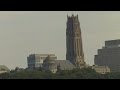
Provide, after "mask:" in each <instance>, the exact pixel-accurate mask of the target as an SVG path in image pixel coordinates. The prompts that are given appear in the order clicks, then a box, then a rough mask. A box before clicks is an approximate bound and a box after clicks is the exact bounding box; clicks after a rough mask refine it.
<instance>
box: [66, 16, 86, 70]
mask: <svg viewBox="0 0 120 90" xmlns="http://www.w3.org/2000/svg"><path fill="white" fill-rule="evenodd" d="M66 49H67V50H66V60H69V61H70V62H71V63H72V64H74V65H75V66H76V67H78V68H79V67H82V66H85V62H84V52H83V46H82V36H81V28H80V22H79V19H78V15H77V16H74V15H72V16H67V29H66Z"/></svg>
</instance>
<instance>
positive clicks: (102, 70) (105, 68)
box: [92, 65, 110, 74]
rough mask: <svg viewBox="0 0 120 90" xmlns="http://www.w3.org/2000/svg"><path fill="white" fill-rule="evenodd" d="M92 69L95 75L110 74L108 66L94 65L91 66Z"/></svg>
mask: <svg viewBox="0 0 120 90" xmlns="http://www.w3.org/2000/svg"><path fill="white" fill-rule="evenodd" d="M92 69H94V70H95V71H96V72H97V73H100V74H106V73H110V68H109V67H108V66H97V65H94V66H92Z"/></svg>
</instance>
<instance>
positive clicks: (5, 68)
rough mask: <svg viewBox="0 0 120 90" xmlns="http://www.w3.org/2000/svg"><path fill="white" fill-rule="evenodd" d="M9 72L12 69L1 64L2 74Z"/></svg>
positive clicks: (0, 71) (0, 70)
mask: <svg viewBox="0 0 120 90" xmlns="http://www.w3.org/2000/svg"><path fill="white" fill-rule="evenodd" d="M9 72H10V70H9V69H8V68H7V67H6V66H4V65H0V74H2V73H9Z"/></svg>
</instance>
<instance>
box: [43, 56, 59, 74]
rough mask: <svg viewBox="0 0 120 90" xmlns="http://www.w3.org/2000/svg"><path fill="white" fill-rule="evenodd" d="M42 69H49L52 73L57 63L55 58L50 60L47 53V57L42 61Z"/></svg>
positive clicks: (55, 69) (55, 70)
mask: <svg viewBox="0 0 120 90" xmlns="http://www.w3.org/2000/svg"><path fill="white" fill-rule="evenodd" d="M42 68H43V70H45V71H51V72H52V73H56V72H57V65H56V63H55V60H52V58H51V57H50V56H49V55H48V57H47V58H46V59H45V60H44V61H43V67H42Z"/></svg>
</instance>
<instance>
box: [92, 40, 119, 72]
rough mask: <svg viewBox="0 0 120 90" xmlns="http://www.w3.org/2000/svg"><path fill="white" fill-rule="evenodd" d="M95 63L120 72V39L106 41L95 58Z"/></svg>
mask: <svg viewBox="0 0 120 90" xmlns="http://www.w3.org/2000/svg"><path fill="white" fill-rule="evenodd" d="M94 62H95V65H99V66H108V67H109V68H110V70H111V72H120V40H109V41H105V46H104V47H103V48H102V49H98V55H95V58H94Z"/></svg>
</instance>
